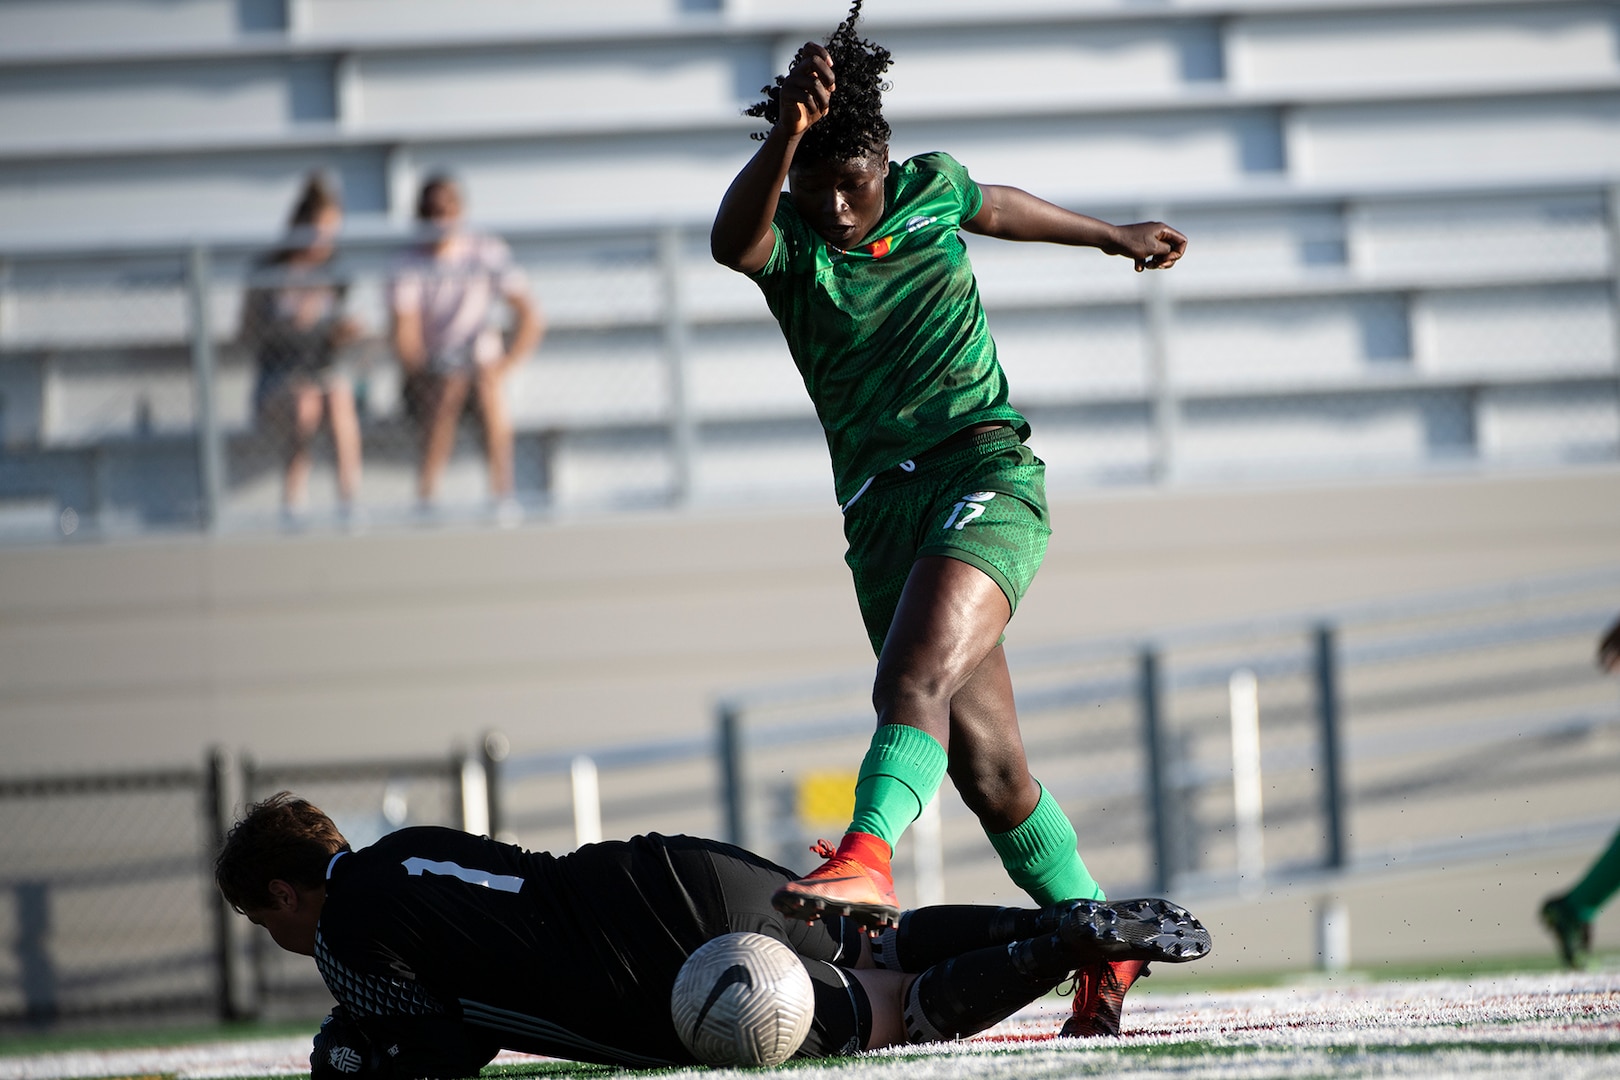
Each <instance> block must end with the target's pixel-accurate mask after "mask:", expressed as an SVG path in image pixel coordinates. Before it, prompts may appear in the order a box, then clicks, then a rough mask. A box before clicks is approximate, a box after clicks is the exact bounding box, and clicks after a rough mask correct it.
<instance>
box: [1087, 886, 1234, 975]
mask: <svg viewBox="0 0 1620 1080" xmlns="http://www.w3.org/2000/svg"><path fill="white" fill-rule="evenodd" d="M1058 936H1059V937H1061V938H1062V939H1063V942H1064V944H1066V945H1068V946H1070V947H1071V948H1073V949H1075V950H1076V951H1077V952H1079V953H1081V954H1082V955H1084V956H1086V957H1087V958H1099V959H1104V960H1144V961H1146V960H1151V961H1157V962H1162V963H1169V964H1184V963H1186V962H1187V961H1189V960H1197V959H1199V958H1201V957H1204V956H1207V955H1209V948H1210V940H1209V931H1208V930H1205V929H1204V924H1203V923H1201V922H1199V921H1198V920H1197V919H1195V918H1193V917H1192V913H1191V912H1189V911H1188V910H1187V909H1186V908H1184V907H1181V906H1180V905H1179V904H1172V903H1171V902H1170V901H1168V900H1151V899H1149V900H1117V901H1114V902H1113V903H1106V902H1104V901H1101V900H1081V901H1078V902H1077V903H1076V904H1075V905H1074V906H1073V907H1072V908H1070V909H1069V911H1067V912H1066V913H1065V914H1064V916H1063V921H1062V922H1061V923H1060V924H1059V925H1058Z"/></svg>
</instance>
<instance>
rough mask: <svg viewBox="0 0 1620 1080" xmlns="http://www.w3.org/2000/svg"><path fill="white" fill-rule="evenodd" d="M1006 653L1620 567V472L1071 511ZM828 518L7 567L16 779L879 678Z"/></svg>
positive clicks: (414, 738) (5, 681)
mask: <svg viewBox="0 0 1620 1080" xmlns="http://www.w3.org/2000/svg"><path fill="white" fill-rule="evenodd" d="M1053 516H1054V521H1055V525H1056V534H1055V536H1054V538H1053V544H1052V548H1051V554H1050V556H1049V557H1048V559H1047V562H1046V565H1045V567H1044V568H1043V569H1042V571H1041V575H1040V577H1039V578H1038V580H1037V582H1036V584H1035V587H1034V589H1033V590H1032V592H1031V594H1030V596H1029V597H1028V599H1027V600H1026V601H1025V603H1024V605H1023V606H1022V607H1021V609H1020V611H1019V615H1018V618H1017V619H1016V620H1015V622H1014V624H1013V626H1012V629H1011V631H1010V635H1009V647H1010V648H1012V649H1016V648H1017V647H1018V646H1019V645H1020V644H1025V643H1030V644H1033V643H1039V642H1050V641H1061V640H1066V639H1070V638H1074V637H1080V636H1085V635H1093V634H1114V633H1128V632H1136V631H1141V632H1144V633H1145V632H1151V631H1154V630H1159V629H1165V628H1169V627H1173V626H1178V625H1184V624H1188V623H1196V622H1201V621H1207V620H1213V619H1224V618H1231V617H1241V616H1247V615H1256V614H1262V613H1272V612H1276V613H1287V612H1292V611H1295V610H1298V609H1301V608H1308V607H1312V606H1315V605H1332V604H1336V603H1346V602H1352V601H1358V600H1366V599H1371V598H1379V597H1391V598H1397V597H1402V596H1407V595H1411V594H1413V593H1421V592H1424V591H1429V590H1436V589H1442V588H1446V587H1450V586H1455V585H1464V584H1476V583H1477V584H1489V583H1495V582H1502V581H1506V580H1512V579H1518V578H1523V577H1529V576H1535V575H1541V574H1547V573H1551V572H1556V571H1560V570H1566V569H1573V568H1583V567H1592V566H1603V565H1611V566H1612V565H1614V564H1615V563H1616V562H1617V561H1620V472H1617V471H1616V470H1614V469H1613V468H1607V469H1594V470H1590V471H1578V472H1564V473H1559V474H1556V475H1554V474H1549V475H1544V476H1520V477H1514V478H1495V479H1478V478H1469V477H1457V478H1453V479H1431V480H1426V481H1412V482H1405V483H1397V484H1353V483H1346V484H1343V485H1338V486H1318V487H1315V488H1298V489H1287V488H1277V489H1267V490H1260V489H1250V490H1242V491H1230V492H1221V491H1217V490H1201V491H1198V492H1186V493H1176V492H1141V493H1134V494H1126V495H1096V496H1091V497H1082V498H1070V499H1065V500H1061V501H1059V502H1058V503H1057V504H1056V505H1055V506H1054V508H1053ZM842 550H843V548H842V537H841V536H840V533H839V521H838V517H837V513H836V511H835V510H833V509H831V508H827V509H825V510H822V511H814V512H803V513H796V512H780V513H772V514H764V513H760V514H756V515H749V514H746V513H736V514H731V515H721V514H702V515H699V514H693V515H689V516H681V515H662V516H651V517H641V518H629V517H627V518H613V519H598V520H590V519H578V520H574V521H569V522H565V523H559V524H550V525H536V526H530V527H526V528H523V529H519V530H515V531H512V532H482V531H456V530H437V531H420V532H410V533H399V534H390V535H378V536H360V537H348V536H313V535H312V536H307V537H299V538H291V539H288V538H263V539H247V538H243V539H236V538H232V539H224V540H215V541H207V540H196V539H179V540H170V541H151V542H141V543H123V544H110V545H105V546H102V545H89V544H84V545H62V546H55V547H45V548H10V549H4V550H0V745H3V750H0V761H3V762H4V765H3V771H4V773H5V774H7V775H13V776H15V775H28V774H35V773H40V772H60V771H77V770H81V769H93V768H105V767H112V766H116V765H125V764H141V765H158V764H171V763H180V762H190V761H193V760H196V759H198V758H199V757H200V755H201V754H202V753H203V749H204V747H206V746H207V745H209V744H213V743H219V744H223V745H225V746H227V747H230V748H232V749H239V750H246V751H250V752H252V753H253V754H255V755H256V756H258V757H259V758H261V759H263V760H278V759H279V760H286V759H307V758H316V759H340V758H350V757H365V756H371V755H376V754H379V753H386V754H400V753H418V752H420V753H432V754H437V753H440V752H442V751H444V750H446V749H447V748H448V746H449V745H450V743H451V742H452V741H453V740H456V739H465V740H469V741H470V740H472V739H474V738H475V737H476V736H477V734H478V733H479V732H481V731H482V730H484V729H486V728H491V727H495V728H501V729H503V730H505V731H506V732H507V733H508V734H509V736H510V738H511V742H512V746H513V749H514V751H515V752H519V753H522V752H527V751H533V750H542V749H553V748H568V747H577V746H590V745H600V744H604V743H618V742H623V741H628V740H633V739H636V738H640V737H644V736H651V735H667V734H678V733H690V732H700V731H706V730H708V729H709V725H710V724H711V722H712V716H711V710H712V706H713V703H714V700H715V697H716V696H717V695H718V694H719V693H720V692H722V691H724V690H726V689H727V688H731V687H735V686H738V685H739V684H750V683H758V682H767V681H770V680H773V679H781V678H795V677H807V676H815V675H818V674H823V673H826V672H829V671H843V670H851V669H855V670H859V669H860V668H862V667H864V666H866V665H869V664H870V660H871V658H870V656H869V654H868V652H867V649H866V646H865V643H864V638H863V635H862V632H861V629H860V624H859V619H858V616H857V614H856V610H855V602H854V599H853V595H852V592H851V590H850V587H849V583H848V580H847V572H846V571H845V569H844V566H843V563H842V559H841V555H842Z"/></svg>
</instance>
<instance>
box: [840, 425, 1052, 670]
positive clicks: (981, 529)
mask: <svg viewBox="0 0 1620 1080" xmlns="http://www.w3.org/2000/svg"><path fill="white" fill-rule="evenodd" d="M906 465H911V466H912V467H911V468H910V469H907V468H906V467H905V466H906ZM1051 534H1052V530H1051V527H1050V526H1048V525H1047V512H1046V465H1045V463H1044V462H1042V461H1041V459H1040V458H1038V457H1036V456H1035V455H1034V454H1033V453H1031V452H1030V450H1029V448H1028V447H1026V446H1025V445H1024V444H1023V442H1022V441H1021V439H1020V438H1019V435H1018V432H1017V431H1016V430H1014V429H1013V428H1010V427H1006V428H998V429H996V430H994V431H989V432H985V433H982V434H979V435H973V436H970V437H968V438H967V439H965V440H963V441H962V442H960V443H956V442H954V441H953V442H951V443H947V444H945V445H944V446H942V447H938V448H935V449H934V450H930V451H928V452H927V453H926V454H923V455H921V456H920V457H919V458H918V459H917V460H916V461H915V462H906V463H905V465H897V466H895V467H894V468H892V469H887V470H885V471H884V472H881V473H879V474H878V475H876V476H874V477H873V478H872V479H871V480H870V481H868V483H867V485H866V486H865V487H864V488H862V489H861V491H860V492H859V493H857V494H856V496H855V497H854V498H852V499H850V501H849V502H848V503H847V504H845V506H844V538H845V539H846V540H848V541H849V551H848V552H847V553H846V554H845V555H844V561H845V562H846V563H848V564H849V568H850V570H851V572H853V573H854V575H855V595H856V598H857V599H858V600H859V601H860V605H861V618H862V619H863V620H864V621H865V622H866V633H867V636H868V637H869V638H871V641H872V650H873V651H874V652H876V653H879V654H881V653H882V652H883V640H884V638H886V637H887V636H888V634H889V624H890V623H891V622H893V621H894V612H895V609H896V608H897V607H898V606H899V604H900V593H901V591H902V590H903V589H905V587H906V578H907V577H908V576H909V575H910V573H911V566H912V564H913V563H914V562H916V561H917V560H918V559H919V558H921V557H923V556H925V555H948V556H950V557H951V558H953V559H960V560H961V561H963V562H965V563H967V564H968V565H970V566H976V567H978V568H979V569H980V570H983V571H984V572H985V573H986V574H988V575H990V578H991V580H993V581H994V582H995V583H996V584H997V585H999V586H1000V587H1001V591H1002V592H1003V593H1005V594H1006V596H1007V606H1008V608H1009V609H1010V610H1011V611H1017V610H1018V601H1019V599H1020V598H1021V597H1022V596H1023V595H1024V593H1025V592H1026V591H1028V589H1029V583H1030V582H1031V581H1033V580H1034V578H1035V571H1037V570H1039V569H1040V566H1041V559H1043V558H1044V557H1045V556H1046V540H1047V537H1049V536H1050V535H1051Z"/></svg>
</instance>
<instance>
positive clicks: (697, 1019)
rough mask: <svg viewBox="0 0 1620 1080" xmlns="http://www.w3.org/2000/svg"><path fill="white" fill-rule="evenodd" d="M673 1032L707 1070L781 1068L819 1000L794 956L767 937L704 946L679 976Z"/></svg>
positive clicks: (728, 937)
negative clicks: (773, 1066) (714, 1067)
mask: <svg viewBox="0 0 1620 1080" xmlns="http://www.w3.org/2000/svg"><path fill="white" fill-rule="evenodd" d="M669 1007H670V1013H671V1015H673V1016H674V1018H675V1033H676V1034H677V1035H679V1036H680V1037H681V1042H682V1043H684V1044H685V1045H686V1048H687V1049H688V1050H690V1051H692V1056H693V1057H695V1058H697V1059H698V1060H699V1061H701V1062H703V1063H704V1064H705V1065H732V1066H737V1065H741V1066H753V1065H780V1064H781V1063H782V1062H784V1061H786V1060H787V1059H788V1058H790V1057H792V1056H793V1052H794V1051H795V1050H797V1049H798V1048H799V1047H800V1046H803V1045H804V1040H805V1036H807V1035H809V1034H810V1020H811V1018H812V1017H813V1016H814V1015H815V1011H816V995H815V991H814V989H813V988H812V987H811V985H810V976H809V974H808V973H807V972H806V971H805V970H804V964H803V963H801V962H800V961H799V956H798V954H797V953H795V952H794V951H793V950H792V949H790V948H788V947H787V946H786V945H784V944H782V942H780V941H777V940H776V939H775V938H769V937H766V936H765V935H764V934H747V933H744V934H723V935H721V936H720V937H717V938H713V939H711V940H710V941H707V942H704V944H703V945H702V947H700V948H699V949H698V950H697V951H696V952H694V953H693V954H692V955H691V956H689V957H687V958H686V963H685V964H683V965H681V970H680V974H678V975H676V976H675V989H674V990H673V991H671V993H670V1001H669Z"/></svg>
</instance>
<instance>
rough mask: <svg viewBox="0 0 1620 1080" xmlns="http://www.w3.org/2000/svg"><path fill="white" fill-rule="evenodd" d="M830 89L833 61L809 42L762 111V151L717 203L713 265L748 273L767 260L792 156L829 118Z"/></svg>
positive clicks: (712, 238)
mask: <svg viewBox="0 0 1620 1080" xmlns="http://www.w3.org/2000/svg"><path fill="white" fill-rule="evenodd" d="M833 88H834V86H833V69H832V57H831V56H830V55H828V53H827V50H826V49H825V48H824V47H823V46H821V45H817V44H816V43H814V42H807V43H806V44H805V46H804V48H802V49H800V50H799V56H798V59H796V60H795V61H794V64H793V67H792V68H791V69H789V71H788V73H787V76H786V77H785V78H783V79H782V82H781V84H780V85H779V86H778V87H777V88H776V93H775V94H774V95H773V97H772V99H771V100H770V101H768V102H767V107H766V108H765V109H764V110H762V115H764V117H765V119H767V120H769V121H771V130H770V132H769V133H768V134H767V135H766V136H765V142H764V145H762V146H761V147H760V148H759V150H758V152H756V153H755V154H754V156H753V158H752V159H751V160H750V161H749V162H748V164H747V165H744V166H743V168H742V171H741V172H739V173H738V174H737V178H736V179H735V180H733V181H732V182H731V187H730V188H728V189H727V190H726V195H725V198H723V199H721V200H720V210H719V212H718V213H716V214H715V216H714V227H713V228H711V229H710V230H709V252H710V253H711V254H712V255H713V256H714V260H715V262H718V263H720V264H722V265H724V266H729V267H731V269H733V270H740V271H742V272H744V273H752V272H754V271H755V270H758V269H760V268H761V267H763V266H764V265H765V263H766V261H767V260H769V259H770V257H771V247H772V245H773V244H774V242H775V240H774V238H773V236H772V233H771V219H772V218H773V217H775V216H776V201H777V199H778V198H780V197H781V194H782V187H783V185H784V184H786V183H787V174H788V167H789V166H790V165H792V164H793V151H794V150H795V149H796V148H797V147H798V145H799V140H800V139H801V138H803V136H804V133H805V132H806V131H809V130H810V125H811V124H814V123H816V122H817V121H818V120H820V119H821V118H822V117H823V116H825V115H827V106H828V104H829V103H830V102H831V101H832V93H833ZM772 112H774V113H775V114H776V115H774V116H773V115H771V113H772Z"/></svg>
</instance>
